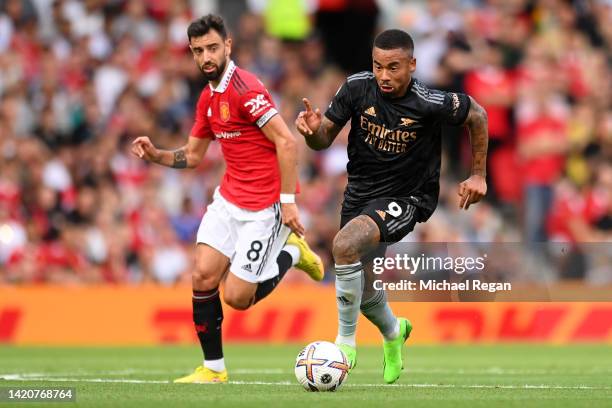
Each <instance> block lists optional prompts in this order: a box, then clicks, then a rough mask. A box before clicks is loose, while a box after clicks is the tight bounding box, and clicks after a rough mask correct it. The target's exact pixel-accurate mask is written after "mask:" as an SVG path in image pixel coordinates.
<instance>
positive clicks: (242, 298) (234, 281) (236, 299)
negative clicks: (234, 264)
mask: <svg viewBox="0 0 612 408" xmlns="http://www.w3.org/2000/svg"><path fill="white" fill-rule="evenodd" d="M256 290H257V283H251V282H247V281H244V280H242V279H240V278H238V277H237V276H236V275H234V274H233V273H231V272H230V273H229V274H228V276H227V280H226V281H225V286H224V288H223V301H224V302H225V304H226V305H228V306H229V307H231V308H234V309H236V310H247V309H248V308H249V307H251V305H252V304H253V298H254V297H255V291H256Z"/></svg>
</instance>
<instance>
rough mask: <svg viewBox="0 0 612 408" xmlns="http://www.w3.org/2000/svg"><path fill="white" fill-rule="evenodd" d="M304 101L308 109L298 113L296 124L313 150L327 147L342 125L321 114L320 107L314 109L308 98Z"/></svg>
mask: <svg viewBox="0 0 612 408" xmlns="http://www.w3.org/2000/svg"><path fill="white" fill-rule="evenodd" d="M303 101H304V105H305V106H306V110H305V111H302V112H300V113H299V114H298V117H297V119H296V120H295V126H296V128H297V130H298V131H299V132H300V133H301V134H302V135H303V136H304V139H305V140H306V144H307V145H308V147H310V148H311V149H313V150H323V149H327V148H328V147H329V146H331V144H332V143H333V141H334V139H335V138H336V136H338V133H340V131H341V130H342V127H341V126H338V125H336V124H335V123H334V122H332V121H331V120H329V119H327V118H326V117H324V116H323V115H321V111H320V110H319V108H317V109H315V110H312V107H311V106H310V102H309V101H308V99H306V98H304V99H303Z"/></svg>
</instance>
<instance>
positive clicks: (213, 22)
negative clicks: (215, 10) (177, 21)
mask: <svg viewBox="0 0 612 408" xmlns="http://www.w3.org/2000/svg"><path fill="white" fill-rule="evenodd" d="M210 30H215V31H216V32H218V33H219V35H220V36H221V38H223V40H225V39H226V38H227V30H226V29H225V22H224V21H223V18H222V17H221V16H217V15H215V14H207V15H205V16H204V17H200V18H198V19H197V20H194V21H192V22H191V24H189V27H187V37H188V38H189V42H191V37H201V36H203V35H206V34H208V32H209V31H210Z"/></svg>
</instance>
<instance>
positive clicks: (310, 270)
mask: <svg viewBox="0 0 612 408" xmlns="http://www.w3.org/2000/svg"><path fill="white" fill-rule="evenodd" d="M287 245H295V246H296V247H298V249H299V250H300V260H299V262H298V263H297V265H295V267H296V268H298V269H300V270H302V271H304V272H306V273H307V274H308V276H310V278H311V279H312V280H314V281H317V282H319V281H322V280H323V277H324V276H325V269H324V268H323V261H321V258H320V257H319V255H317V254H315V253H314V251H313V250H312V249H310V247H309V246H308V243H307V242H306V240H305V239H304V238H301V237H298V236H297V235H296V234H294V233H293V232H292V233H291V234H289V238H287Z"/></svg>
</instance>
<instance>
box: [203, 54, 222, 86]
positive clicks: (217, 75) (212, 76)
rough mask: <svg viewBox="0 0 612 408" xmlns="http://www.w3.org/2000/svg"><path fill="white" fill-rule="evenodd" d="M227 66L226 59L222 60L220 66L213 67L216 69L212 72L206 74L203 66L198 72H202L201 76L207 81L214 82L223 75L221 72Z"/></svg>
mask: <svg viewBox="0 0 612 408" xmlns="http://www.w3.org/2000/svg"><path fill="white" fill-rule="evenodd" d="M226 64H227V62H226V59H225V58H224V59H223V62H222V63H221V65H216V64H215V67H216V69H215V70H214V71H212V72H206V71H204V66H201V67H200V71H202V74H204V77H205V78H206V79H207V80H209V81H216V80H218V79H219V78H220V77H221V74H222V73H223V71H224V70H225V65H226Z"/></svg>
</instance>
